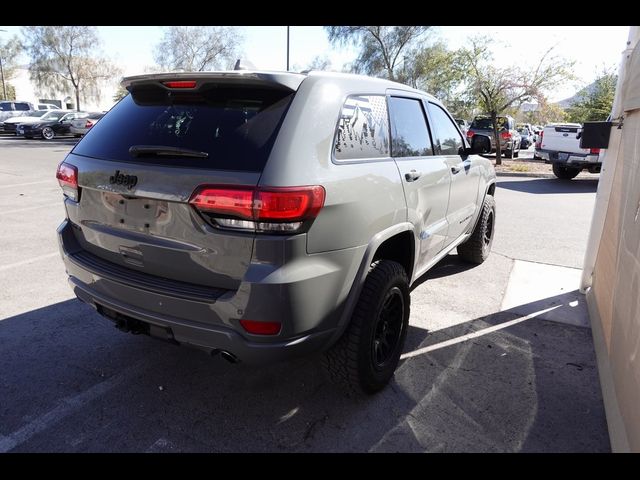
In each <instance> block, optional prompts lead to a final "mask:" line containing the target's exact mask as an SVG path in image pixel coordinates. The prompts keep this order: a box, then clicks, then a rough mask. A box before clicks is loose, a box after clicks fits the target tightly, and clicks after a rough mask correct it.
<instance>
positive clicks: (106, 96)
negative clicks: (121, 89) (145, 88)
mask: <svg viewBox="0 0 640 480" xmlns="http://www.w3.org/2000/svg"><path fill="white" fill-rule="evenodd" d="M5 81H6V82H7V83H9V84H11V85H12V86H13V87H14V88H15V91H16V100H18V101H24V102H31V103H33V104H36V103H50V104H53V105H57V106H58V107H60V108H62V109H67V110H75V109H76V97H75V93H74V91H73V88H70V89H69V91H68V92H64V93H59V92H58V93H57V94H56V95H51V93H47V92H45V91H42V90H41V89H38V88H37V87H36V86H35V84H34V83H33V82H32V81H31V80H30V78H29V70H28V69H27V68H24V67H23V68H17V69H16V70H15V75H14V76H13V77H12V78H11V80H5ZM103 83H104V85H101V88H100V97H99V98H87V99H84V100H83V99H82V98H81V99H80V102H81V103H80V108H82V110H86V111H94V110H96V111H104V110H109V109H110V108H111V107H112V106H113V104H114V103H115V102H114V101H113V95H114V93H115V91H116V87H117V85H116V82H114V81H111V82H103Z"/></svg>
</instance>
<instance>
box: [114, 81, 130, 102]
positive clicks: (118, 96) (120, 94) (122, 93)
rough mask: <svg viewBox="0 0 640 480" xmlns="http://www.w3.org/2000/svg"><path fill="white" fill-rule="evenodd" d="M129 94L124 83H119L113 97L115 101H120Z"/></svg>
mask: <svg viewBox="0 0 640 480" xmlns="http://www.w3.org/2000/svg"><path fill="white" fill-rule="evenodd" d="M128 94H129V91H128V90H127V89H126V88H124V87H123V86H122V85H118V88H117V89H116V92H115V93H114V94H113V97H111V98H112V99H113V101H114V102H119V101H120V100H122V99H123V98H124V97H126V96H127V95H128Z"/></svg>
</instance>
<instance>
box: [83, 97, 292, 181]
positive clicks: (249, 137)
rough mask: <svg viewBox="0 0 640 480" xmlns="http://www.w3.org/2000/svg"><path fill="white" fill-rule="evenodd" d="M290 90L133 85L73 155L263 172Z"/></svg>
mask: <svg viewBox="0 0 640 480" xmlns="http://www.w3.org/2000/svg"><path fill="white" fill-rule="evenodd" d="M292 97H293V92H291V91H288V90H287V91H283V90H277V89H273V88H256V87H242V86H233V87H231V86H223V85H214V84H211V85H205V86H203V87H202V88H201V89H200V90H199V91H196V92H186V91H185V92H181V91H173V92H169V91H167V90H166V89H164V88H162V87H159V86H153V85H150V86H145V87H139V88H138V89H135V90H134V91H133V93H132V94H131V95H127V96H126V97H125V98H124V99H122V100H121V101H120V102H119V103H118V104H117V105H116V106H115V107H113V109H111V111H109V113H108V114H106V115H105V116H104V117H103V118H102V119H101V120H100V122H98V123H96V124H95V126H94V127H93V128H91V130H90V131H89V132H88V133H87V135H86V136H85V137H84V138H83V139H82V140H81V141H80V142H79V143H78V144H77V145H76V147H75V148H74V150H73V153H75V154H78V155H85V156H88V157H94V158H100V159H105V160H117V161H131V162H136V163H142V162H146V163H154V164H161V165H184V166H189V167H202V168H213V169H220V170H241V171H262V169H263V168H264V165H265V163H266V161H267V158H268V156H269V154H270V152H271V148H272V146H273V143H274V141H275V138H276V136H277V133H278V130H279V128H280V125H281V123H282V120H283V118H284V115H285V113H286V110H287V108H288V106H289V104H290V102H291V99H292ZM143 145H144V146H158V147H173V148H179V149H188V150H193V151H198V152H206V153H207V154H208V157H207V158H194V157H187V156H166V155H162V156H159V155H153V154H151V155H143V156H134V155H131V154H130V152H129V149H130V148H131V147H132V146H143Z"/></svg>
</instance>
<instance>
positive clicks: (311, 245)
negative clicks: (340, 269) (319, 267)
mask: <svg viewBox="0 0 640 480" xmlns="http://www.w3.org/2000/svg"><path fill="white" fill-rule="evenodd" d="M372 83H373V84H374V86H372ZM385 89H386V85H385V84H384V83H381V84H380V86H379V88H378V87H377V86H375V82H371V81H370V80H369V81H366V82H363V81H361V80H358V79H357V77H353V78H347V79H345V78H344V77H341V78H339V79H338V78H336V79H335V80H332V79H331V78H327V77H326V76H324V77H322V78H318V77H314V76H312V75H311V76H309V77H308V78H307V79H305V80H304V81H303V82H302V84H301V85H300V88H299V89H298V93H297V94H296V96H295V98H294V100H293V102H292V104H291V106H290V109H289V112H288V113H287V116H286V118H285V120H284V122H283V125H282V128H281V129H280V134H279V136H278V139H277V140H276V142H275V145H274V147H273V150H272V152H271V156H270V158H269V161H268V162H267V165H266V167H265V169H264V172H263V174H262V178H261V179H260V184H261V185H269V186H295V185H322V186H323V187H324V188H325V190H326V200H325V205H324V208H323V209H322V210H321V211H320V214H319V215H318V217H317V218H316V220H315V221H314V223H313V225H312V226H311V229H310V230H309V232H308V235H307V251H308V253H318V252H323V251H329V250H338V249H343V248H350V247H356V246H362V245H366V244H368V243H369V241H370V240H371V238H372V237H373V236H374V235H376V234H377V233H378V232H381V231H382V230H384V229H386V228H388V227H389V226H391V225H394V224H396V223H400V222H404V221H406V205H405V200H404V193H403V189H402V183H401V179H400V174H399V172H398V168H397V166H396V164H395V162H394V161H393V159H391V158H390V157H389V158H384V159H380V160H376V161H364V162H351V163H345V162H336V161H333V160H332V152H333V145H334V134H335V131H336V126H337V123H338V119H339V115H340V113H341V109H342V105H343V103H344V101H345V99H346V98H347V96H349V95H355V94H376V95H384V94H385Z"/></svg>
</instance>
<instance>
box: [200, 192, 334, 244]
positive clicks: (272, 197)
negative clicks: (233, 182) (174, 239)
mask: <svg viewBox="0 0 640 480" xmlns="http://www.w3.org/2000/svg"><path fill="white" fill-rule="evenodd" d="M324 199H325V191H324V188H323V187H321V186H320V185H314V186H305V187H273V188H270V187H256V188H254V187H223V186H206V185H205V186H201V187H198V188H197V189H196V191H195V192H194V193H193V195H192V196H191V199H190V200H189V203H190V204H191V205H193V206H194V207H195V208H196V209H197V210H198V211H200V212H201V213H203V214H205V215H206V217H207V218H208V219H209V220H211V221H212V223H213V224H214V225H215V226H217V227H220V228H228V229H235V230H254V231H259V232H271V233H278V232H280V233H295V232H298V231H300V230H301V228H302V226H303V225H304V224H305V223H306V222H308V221H310V220H313V219H314V218H315V217H316V216H317V215H318V213H319V212H320V209H321V208H322V207H323V205H324Z"/></svg>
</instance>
